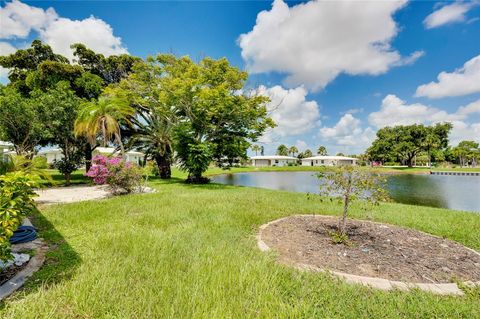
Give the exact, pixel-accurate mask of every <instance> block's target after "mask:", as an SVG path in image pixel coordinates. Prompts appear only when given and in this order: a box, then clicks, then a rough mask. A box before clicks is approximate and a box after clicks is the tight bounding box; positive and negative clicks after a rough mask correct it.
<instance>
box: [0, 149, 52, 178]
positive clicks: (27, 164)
mask: <svg viewBox="0 0 480 319" xmlns="http://www.w3.org/2000/svg"><path fill="white" fill-rule="evenodd" d="M37 163H38V161H34V160H31V159H28V158H26V157H25V156H22V155H8V156H7V157H6V159H5V160H4V161H0V175H4V174H7V173H13V172H21V173H23V174H25V175H29V176H32V177H34V178H35V179H41V180H44V181H47V182H51V181H52V177H51V176H50V175H49V174H48V173H47V172H46V171H45V169H44V168H43V165H38V164H37Z"/></svg>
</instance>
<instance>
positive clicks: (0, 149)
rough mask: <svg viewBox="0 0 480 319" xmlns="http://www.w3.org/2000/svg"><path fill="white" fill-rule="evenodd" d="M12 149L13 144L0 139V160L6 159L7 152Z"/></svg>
mask: <svg viewBox="0 0 480 319" xmlns="http://www.w3.org/2000/svg"><path fill="white" fill-rule="evenodd" d="M12 150H13V144H12V143H9V142H4V141H0V160H2V161H3V160H4V159H6V156H7V154H10V153H11V152H12Z"/></svg>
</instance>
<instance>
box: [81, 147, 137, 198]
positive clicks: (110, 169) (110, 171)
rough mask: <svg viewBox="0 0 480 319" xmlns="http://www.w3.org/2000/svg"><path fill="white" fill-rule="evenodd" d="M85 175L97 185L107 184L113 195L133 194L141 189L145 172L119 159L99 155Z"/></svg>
mask: <svg viewBox="0 0 480 319" xmlns="http://www.w3.org/2000/svg"><path fill="white" fill-rule="evenodd" d="M92 163H93V165H92V167H91V168H90V170H89V171H88V172H87V173H86V174H85V175H86V176H88V177H90V178H92V180H93V182H94V183H95V184H97V185H103V184H107V185H108V186H109V188H110V190H111V191H112V193H113V194H120V193H127V194H128V193H131V192H133V191H135V190H140V189H141V183H142V178H143V177H142V175H143V171H142V169H141V168H140V167H138V165H136V164H134V163H131V162H127V161H125V160H123V159H121V158H119V157H113V158H108V157H106V156H103V155H97V156H95V157H94V158H93V160H92Z"/></svg>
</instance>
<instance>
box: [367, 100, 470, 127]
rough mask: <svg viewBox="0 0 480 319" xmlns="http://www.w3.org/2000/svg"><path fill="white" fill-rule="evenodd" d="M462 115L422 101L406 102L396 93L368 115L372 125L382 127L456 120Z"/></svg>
mask: <svg viewBox="0 0 480 319" xmlns="http://www.w3.org/2000/svg"><path fill="white" fill-rule="evenodd" d="M461 117H462V116H460V115H458V114H448V113H447V112H445V111H443V110H440V109H437V108H434V107H430V106H426V105H423V104H420V103H413V104H406V102H405V101H403V100H401V99H400V98H398V97H397V96H395V95H392V94H390V95H387V96H386V97H385V98H384V99H383V101H382V105H381V106H380V110H379V111H377V112H372V113H370V115H369V116H368V121H369V123H370V124H371V125H373V126H375V127H377V128H381V127H384V126H394V125H410V124H415V123H425V122H427V121H430V122H432V121H434V122H442V121H454V120H458V119H460V118H461Z"/></svg>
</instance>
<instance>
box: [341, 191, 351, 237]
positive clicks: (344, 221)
mask: <svg viewBox="0 0 480 319" xmlns="http://www.w3.org/2000/svg"><path fill="white" fill-rule="evenodd" d="M349 201H350V197H349V196H348V195H346V196H345V198H344V201H343V215H342V220H341V221H340V225H339V226H340V234H342V235H346V234H347V216H348V204H349Z"/></svg>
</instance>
